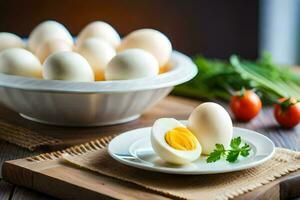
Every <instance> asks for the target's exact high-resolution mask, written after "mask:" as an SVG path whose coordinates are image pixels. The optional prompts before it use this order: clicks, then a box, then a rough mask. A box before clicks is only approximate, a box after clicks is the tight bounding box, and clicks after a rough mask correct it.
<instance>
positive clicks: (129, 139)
mask: <svg viewBox="0 0 300 200" xmlns="http://www.w3.org/2000/svg"><path fill="white" fill-rule="evenodd" d="M150 132H151V127H148V128H140V129H135V130H132V131H128V132H125V133H123V134H121V135H119V136H117V137H115V138H114V139H113V140H112V141H111V142H110V143H109V145H108V152H109V154H110V155H111V156H112V157H113V158H114V159H115V160H117V161H119V162H121V163H123V164H125V165H129V166H132V167H136V168H140V169H145V170H150V171H156V172H163V173H169V174H217V173H225V172H233V171H239V170H243V169H247V168H251V167H254V166H257V165H259V164H262V163H263V162H265V161H267V160H269V159H270V158H271V157H272V155H273V154H274V152H275V146H274V144H273V142H272V141H271V140H270V139H268V138H267V137H265V136H263V135H261V134H259V133H257V132H255V131H251V130H248V129H243V128H234V129H233V136H234V137H238V136H241V138H242V142H243V143H248V144H249V145H250V146H251V148H252V150H251V152H250V155H249V156H248V157H246V158H243V157H242V158H239V159H238V160H237V161H236V162H234V163H229V162H227V161H226V160H225V159H222V160H220V161H217V162H215V163H207V162H206V157H205V156H201V157H200V158H199V159H198V160H196V161H194V162H192V163H191V164H189V165H183V166H179V165H172V164H168V163H166V162H164V161H163V160H161V159H160V158H159V157H158V156H157V155H156V153H155V152H154V150H153V149H152V146H151V142H150Z"/></svg>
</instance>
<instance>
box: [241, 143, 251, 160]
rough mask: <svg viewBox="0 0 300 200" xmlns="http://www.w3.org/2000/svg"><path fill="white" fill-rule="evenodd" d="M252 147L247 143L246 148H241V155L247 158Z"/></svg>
mask: <svg viewBox="0 0 300 200" xmlns="http://www.w3.org/2000/svg"><path fill="white" fill-rule="evenodd" d="M250 150H251V147H250V146H249V144H247V143H245V144H244V146H243V147H242V148H241V155H242V156H243V157H247V156H249V154H250Z"/></svg>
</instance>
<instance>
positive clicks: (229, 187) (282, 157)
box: [63, 148, 300, 200]
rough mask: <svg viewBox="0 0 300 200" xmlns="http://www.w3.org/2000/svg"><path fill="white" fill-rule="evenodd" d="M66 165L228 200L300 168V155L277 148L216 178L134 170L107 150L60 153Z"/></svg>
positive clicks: (177, 194)
mask: <svg viewBox="0 0 300 200" xmlns="http://www.w3.org/2000/svg"><path fill="white" fill-rule="evenodd" d="M63 158H64V159H65V160H66V161H67V163H72V164H74V165H76V166H79V167H82V168H85V169H88V170H91V171H94V172H97V173H100V174H102V175H107V176H109V177H113V178H116V179H120V180H123V181H127V182H131V183H134V184H137V185H139V186H142V187H144V188H146V189H149V190H152V191H155V192H158V193H161V194H164V195H167V196H169V197H172V198H180V199H199V198H201V199H207V200H209V199H229V198H233V197H237V196H239V195H241V194H244V193H246V192H248V191H251V190H253V189H255V188H258V187H260V186H262V185H264V184H267V183H269V182H271V181H273V180H275V179H276V178H279V177H281V176H283V175H285V174H288V173H290V172H293V171H296V170H298V169H300V152H295V151H291V150H287V149H281V148H277V149H276V153H275V154H274V156H273V158H272V159H271V160H269V161H267V162H266V163H264V164H262V165H260V166H258V167H254V168H251V169H247V170H243V171H239V172H232V173H225V174H215V175H197V176H196V175H193V176H184V175H169V174H163V173H159V174H158V173H155V172H150V171H145V170H140V169H136V168H133V167H129V166H126V165H123V164H120V163H118V162H117V161H115V160H113V159H112V158H111V157H110V156H109V155H108V153H107V150H106V148H100V149H97V150H93V151H86V152H85V153H80V154H78V155H74V154H73V155H71V154H63Z"/></svg>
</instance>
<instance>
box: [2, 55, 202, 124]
mask: <svg viewBox="0 0 300 200" xmlns="http://www.w3.org/2000/svg"><path fill="white" fill-rule="evenodd" d="M171 64H172V69H171V70H170V71H169V72H167V73H164V74H160V75H158V76H156V77H152V78H142V79H135V80H122V81H104V82H93V83H84V82H70V81H55V80H38V79H31V78H25V77H20V76H12V75H6V74H0V102H1V103H2V104H3V105H5V106H7V107H8V108H10V109H12V110H14V111H16V112H18V113H20V115H21V116H23V117H25V118H27V119H30V120H33V121H37V122H41V123H46V124H54V125H63V126H101V125H111V124H118V123H123V122H128V121H131V120H134V119H136V118H138V117H139V116H140V115H141V114H142V113H143V112H144V111H145V110H146V109H149V108H151V107H152V106H153V105H155V104H156V103H157V102H158V101H160V100H161V99H162V98H164V97H165V96H167V95H168V94H169V92H170V91H171V90H172V88H173V86H175V85H178V84H181V83H184V82H186V81H188V80H190V79H192V78H193V77H194V76H195V75H196V74H197V67H196V66H195V65H194V63H193V62H192V61H191V59H190V58H189V57H187V56H185V55H183V54H181V53H179V52H173V53H172V58H171Z"/></svg>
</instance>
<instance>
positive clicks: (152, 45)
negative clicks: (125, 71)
mask: <svg viewBox="0 0 300 200" xmlns="http://www.w3.org/2000/svg"><path fill="white" fill-rule="evenodd" d="M131 48H140V49H144V50H146V51H148V52H150V53H151V54H152V55H153V56H154V57H155V58H156V59H157V60H158V63H159V66H160V67H164V66H165V65H166V64H167V63H168V61H169V60H170V57H171V53H172V44H171V42H170V40H169V39H168V38H167V37H166V36H165V35H164V34H163V33H161V32H159V31H157V30H154V29H140V30H136V31H133V32H131V33H130V34H128V35H127V36H126V37H125V38H124V39H123V40H122V42H121V44H120V46H119V47H118V50H119V51H123V50H125V49H131Z"/></svg>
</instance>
